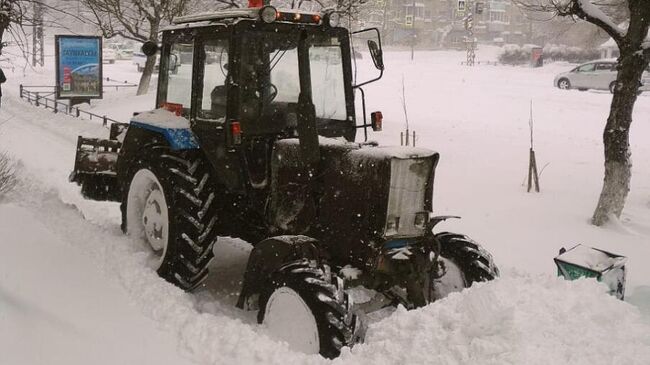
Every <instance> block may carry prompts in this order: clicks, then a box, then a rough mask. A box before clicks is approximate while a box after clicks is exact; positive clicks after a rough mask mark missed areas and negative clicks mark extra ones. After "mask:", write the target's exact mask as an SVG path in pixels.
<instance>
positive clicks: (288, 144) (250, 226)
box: [71, 6, 498, 358]
mask: <svg viewBox="0 0 650 365" xmlns="http://www.w3.org/2000/svg"><path fill="white" fill-rule="evenodd" d="M337 20H338V19H337V14H336V13H304V12H292V11H279V10H277V9H275V8H273V7H271V6H265V7H262V8H261V9H250V8H249V9H240V10H232V11H223V12H215V13H212V14H202V15H195V16H187V17H183V18H179V19H177V20H176V22H175V24H174V25H172V26H169V27H168V28H166V29H165V30H163V32H162V33H163V37H162V44H161V45H160V46H159V45H156V44H153V43H146V44H145V45H144V46H143V51H144V52H145V53H146V54H148V55H153V54H155V53H156V52H160V53H161V56H160V69H159V74H160V75H159V78H158V93H157V101H156V105H157V109H155V110H153V111H149V112H142V113H139V114H135V115H134V117H133V118H132V120H131V121H130V123H129V124H128V125H127V124H114V125H113V126H112V128H111V133H110V138H109V139H108V140H98V139H87V138H83V137H79V140H78V148H77V155H76V159H75V167H74V171H73V173H72V175H71V181H74V182H76V183H78V184H80V185H81V186H82V194H83V195H84V196H85V197H86V198H89V199H95V200H106V201H116V202H120V203H121V210H122V229H123V231H124V232H125V233H127V234H129V235H131V236H133V237H135V238H136V239H140V240H141V241H142V242H143V243H144V244H145V245H147V246H150V247H151V249H152V250H153V253H154V257H155V263H154V265H155V269H156V270H157V272H158V274H159V275H160V276H161V277H162V278H164V279H165V280H167V281H169V282H171V283H173V284H175V285H177V286H179V287H181V288H182V289H185V290H192V289H194V288H196V287H197V286H199V285H201V283H202V281H203V280H204V279H205V278H206V276H207V275H208V269H209V264H210V261H211V260H212V258H213V256H214V254H213V246H214V245H215V244H217V243H218V239H217V237H219V236H230V237H239V238H241V239H243V240H245V241H247V242H250V243H251V244H253V246H254V248H253V250H252V252H251V254H250V258H249V260H248V263H247V269H246V272H245V277H244V280H243V284H242V289H241V294H240V297H239V301H238V303H237V306H238V307H240V308H246V309H250V310H259V312H258V313H259V314H258V320H259V322H260V323H264V324H265V325H266V326H267V327H268V328H269V330H270V331H271V333H273V334H275V335H276V336H277V337H278V338H280V339H282V340H285V341H287V342H288V343H289V344H290V346H291V347H292V348H294V349H296V350H300V351H304V352H307V353H320V354H321V355H323V356H325V357H328V358H333V357H336V356H338V355H339V353H340V350H341V348H342V347H344V346H353V345H354V344H355V343H357V342H359V341H361V340H362V338H363V328H364V326H363V323H362V318H365V316H364V315H362V313H364V312H366V313H367V312H369V311H372V310H376V309H381V308H383V307H386V306H395V305H398V304H402V305H404V306H405V307H407V308H417V307H421V306H424V305H426V304H427V303H431V302H433V301H435V300H436V299H439V298H442V297H444V296H445V295H447V294H448V293H450V292H452V291H459V290H461V289H463V288H466V287H469V286H470V285H472V283H474V282H478V281H486V280H490V279H493V278H495V277H496V276H497V275H498V270H497V268H496V267H495V265H494V263H493V261H492V258H491V256H490V255H489V254H488V253H487V252H486V251H485V250H483V249H482V248H481V247H480V246H479V244H477V243H476V242H475V241H473V240H471V239H469V238H468V237H466V236H464V235H460V234H454V233H447V232H444V233H437V234H434V233H433V227H434V226H435V225H436V224H437V223H439V222H441V221H443V220H445V219H447V218H450V217H449V216H442V217H435V216H433V215H432V213H431V212H432V194H433V178H434V170H435V167H436V165H437V163H438V158H439V155H438V153H436V152H433V151H430V150H427V149H422V148H417V149H416V148H409V147H381V146H378V145H377V144H376V143H369V142H363V143H355V142H354V141H355V136H356V133H357V131H358V130H359V129H364V132H365V131H367V130H368V128H372V129H374V130H380V129H381V122H382V116H381V113H379V112H375V113H372V118H371V121H367V120H366V115H365V101H363V92H362V90H361V88H360V87H361V86H362V85H365V84H367V83H369V82H372V81H376V80H378V79H379V78H381V75H382V73H383V70H384V64H383V59H382V50H381V39H380V37H379V32H378V31H377V29H368V30H363V31H360V32H355V33H351V32H349V31H348V30H347V29H346V28H343V27H339V26H338V24H337ZM354 34H360V35H365V36H368V35H371V36H370V37H366V38H364V40H365V42H366V44H367V46H368V51H369V55H370V58H371V60H372V62H373V63H374V66H375V67H376V68H377V71H376V72H377V74H378V76H377V77H376V78H374V79H372V80H369V81H368V82H364V83H361V84H357V85H355V84H354V81H353V66H352V56H351V55H352V54H356V53H358V51H355V50H353V47H351V36H353V35H354ZM175 62H180V65H179V67H178V68H177V67H176V64H175ZM172 64H173V65H174V67H173V69H171V68H170V65H172ZM356 91H359V94H360V96H361V97H362V101H363V109H364V115H363V118H361V120H362V122H359V123H357V122H356V120H357V118H356V115H355V100H354V96H355V92H356ZM366 139H367V138H366ZM352 287H364V288H366V289H368V292H369V293H373V295H374V297H373V299H372V300H371V301H369V302H366V303H361V304H358V305H355V304H354V303H353V301H352V298H351V296H349V295H348V291H346V290H347V289H349V288H352Z"/></svg>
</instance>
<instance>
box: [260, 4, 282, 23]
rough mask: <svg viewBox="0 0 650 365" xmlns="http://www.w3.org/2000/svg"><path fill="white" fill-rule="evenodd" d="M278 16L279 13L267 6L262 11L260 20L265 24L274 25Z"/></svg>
mask: <svg viewBox="0 0 650 365" xmlns="http://www.w3.org/2000/svg"><path fill="white" fill-rule="evenodd" d="M277 16H278V11H277V9H275V8H274V7H272V6H268V5H267V6H265V7H263V8H262V9H260V19H262V21H263V22H264V23H273V22H274V21H275V19H276V18H277Z"/></svg>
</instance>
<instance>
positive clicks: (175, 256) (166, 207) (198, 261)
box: [122, 146, 217, 290]
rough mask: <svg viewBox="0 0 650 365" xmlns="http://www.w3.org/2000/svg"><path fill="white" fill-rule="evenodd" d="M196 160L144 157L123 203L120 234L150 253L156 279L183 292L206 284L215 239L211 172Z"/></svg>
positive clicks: (166, 153)
mask: <svg viewBox="0 0 650 365" xmlns="http://www.w3.org/2000/svg"><path fill="white" fill-rule="evenodd" d="M197 155H198V154H196V153H194V154H193V153H191V152H184V153H179V152H175V151H171V150H170V149H168V148H166V147H162V146H159V147H155V148H149V149H147V150H145V151H143V153H142V154H141V157H139V158H138V160H137V161H135V163H134V166H133V168H132V169H131V172H132V173H131V175H130V176H131V178H130V180H129V181H130V182H129V184H128V187H127V188H126V189H125V190H124V191H125V192H126V194H125V195H124V198H123V200H122V229H123V230H124V231H125V233H127V234H129V235H130V236H133V237H135V238H137V239H139V240H140V241H141V242H143V243H144V244H145V245H146V246H148V247H149V248H150V249H151V251H152V252H153V258H154V259H153V260H152V267H153V268H154V269H155V270H156V271H157V272H158V275H160V276H161V277H162V278H164V279H165V280H167V281H169V282H171V283H172V284H174V285H177V286H179V287H180V288H182V289H184V290H191V289H193V288H195V287H196V286H197V285H199V284H200V283H201V282H202V281H203V280H204V279H205V278H206V276H207V274H208V265H209V263H210V261H211V260H212V258H213V256H214V254H213V252H212V248H213V245H214V243H215V242H216V239H217V237H216V231H217V230H216V229H215V223H216V219H217V213H216V210H215V209H216V208H215V207H216V202H215V201H214V200H215V194H214V192H212V191H211V189H210V186H209V185H210V184H209V180H210V172H211V171H210V170H209V167H208V166H207V163H206V162H205V161H203V159H202V158H201V157H200V156H197Z"/></svg>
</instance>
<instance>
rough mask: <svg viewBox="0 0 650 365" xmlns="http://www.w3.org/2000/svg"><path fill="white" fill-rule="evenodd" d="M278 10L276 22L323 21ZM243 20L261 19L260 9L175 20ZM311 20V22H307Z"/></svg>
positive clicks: (308, 14) (310, 14)
mask: <svg viewBox="0 0 650 365" xmlns="http://www.w3.org/2000/svg"><path fill="white" fill-rule="evenodd" d="M274 10H276V14H277V15H276V21H281V22H291V23H294V22H295V23H312V24H318V23H320V20H321V13H315V12H307V11H300V12H297V11H295V10H279V9H274ZM241 19H256V20H257V19H260V8H246V9H232V10H221V11H212V12H207V13H198V14H192V15H186V16H182V17H178V18H176V19H174V20H173V21H172V22H173V23H174V24H188V23H197V22H205V21H210V22H215V21H221V22H223V23H229V22H235V21H237V20H241ZM307 19H309V20H307ZM312 19H313V20H312Z"/></svg>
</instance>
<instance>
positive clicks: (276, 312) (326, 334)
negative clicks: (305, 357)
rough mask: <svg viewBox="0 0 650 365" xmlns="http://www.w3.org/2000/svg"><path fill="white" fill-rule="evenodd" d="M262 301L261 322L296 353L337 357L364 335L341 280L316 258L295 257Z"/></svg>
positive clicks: (271, 282) (272, 281)
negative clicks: (301, 258)
mask: <svg viewBox="0 0 650 365" xmlns="http://www.w3.org/2000/svg"><path fill="white" fill-rule="evenodd" d="M259 304H260V311H259V314H258V321H259V322H260V323H263V324H264V325H265V326H266V328H267V330H268V331H269V333H270V334H271V336H273V337H274V338H277V339H280V340H283V341H285V342H287V343H288V344H289V347H290V348H291V349H293V350H295V351H300V352H304V353H307V354H321V355H322V356H324V357H327V358H335V357H337V356H338V355H339V354H340V353H341V348H343V347H344V346H349V347H352V346H353V345H354V344H355V343H357V342H359V341H360V339H361V337H362V332H363V331H362V324H361V321H360V318H359V317H358V316H357V315H355V314H353V313H352V310H351V308H352V301H351V299H350V298H349V297H348V295H347V294H346V293H345V292H344V291H343V281H342V279H340V278H338V277H337V276H334V275H332V274H331V273H330V270H329V267H328V266H327V265H318V264H317V263H316V261H313V260H312V261H310V260H298V261H294V262H292V263H289V264H287V265H284V266H283V267H281V268H280V269H278V270H277V271H276V272H275V273H273V274H272V275H271V277H270V279H269V283H268V285H267V286H266V288H265V289H264V290H263V291H262V293H260V297H259Z"/></svg>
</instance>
